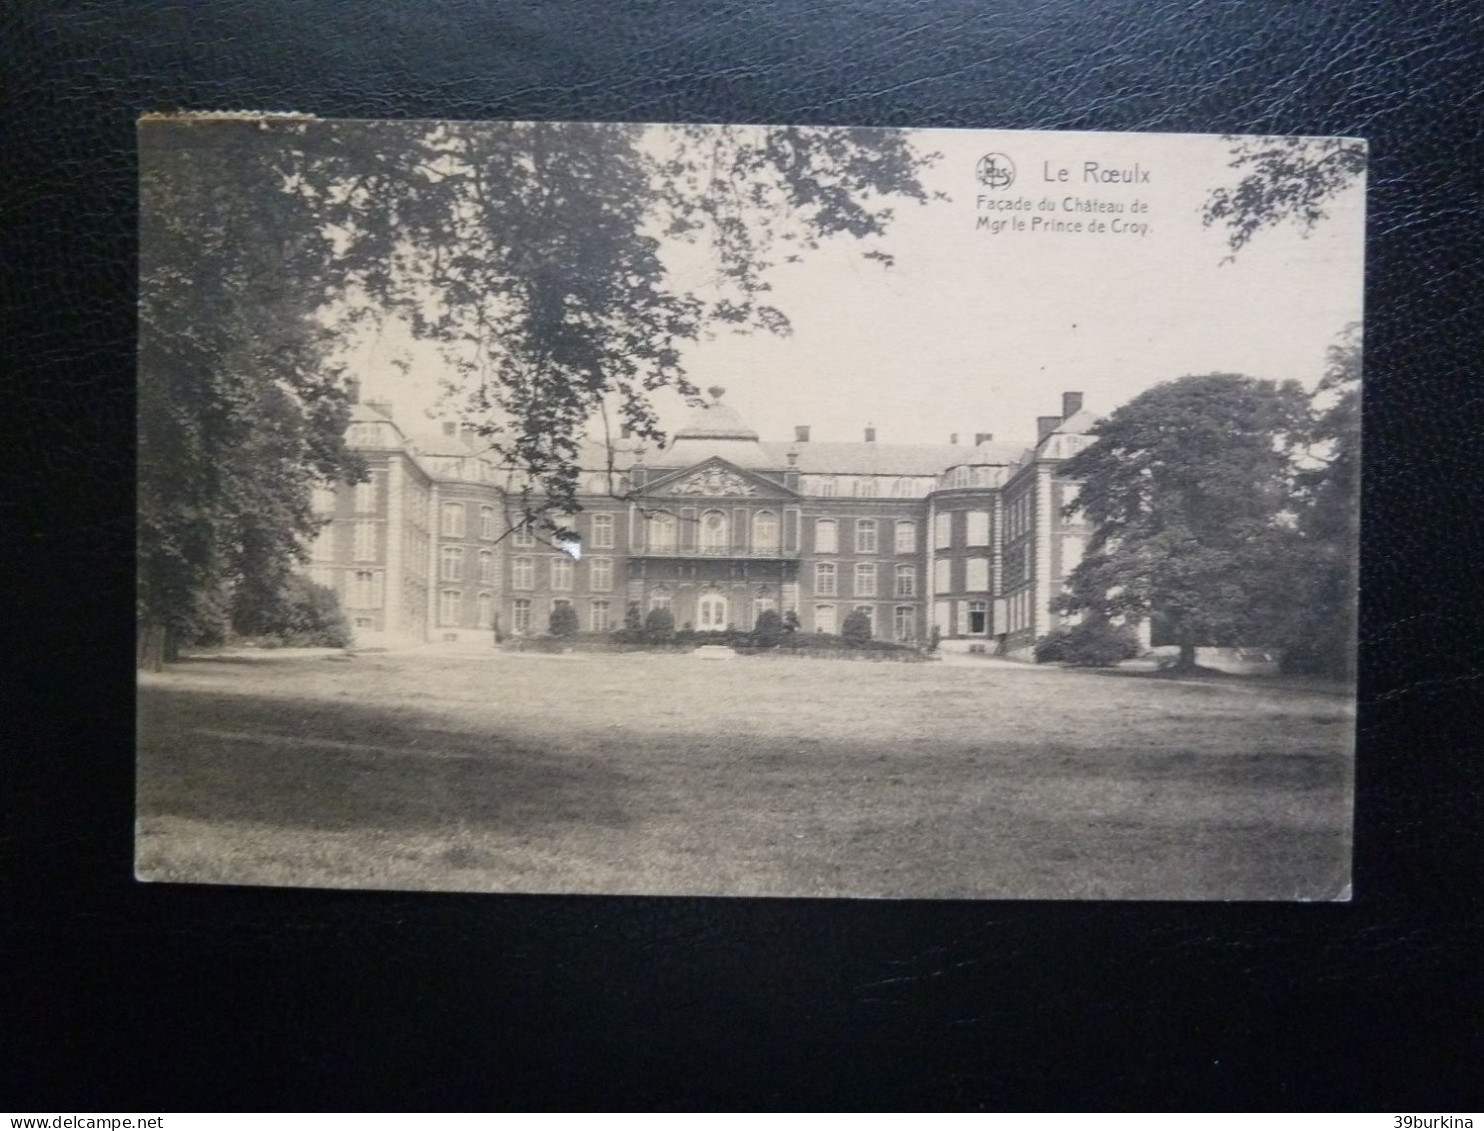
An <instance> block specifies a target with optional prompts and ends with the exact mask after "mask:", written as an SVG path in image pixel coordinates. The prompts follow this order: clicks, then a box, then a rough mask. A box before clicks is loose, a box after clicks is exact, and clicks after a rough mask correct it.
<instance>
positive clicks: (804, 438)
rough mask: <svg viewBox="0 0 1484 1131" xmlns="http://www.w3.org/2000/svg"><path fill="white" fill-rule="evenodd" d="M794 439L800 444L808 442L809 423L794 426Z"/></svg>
mask: <svg viewBox="0 0 1484 1131" xmlns="http://www.w3.org/2000/svg"><path fill="white" fill-rule="evenodd" d="M794 441H795V442H796V443H800V444H807V443H808V442H809V425H807V424H798V425H795V426H794Z"/></svg>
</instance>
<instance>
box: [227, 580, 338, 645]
mask: <svg viewBox="0 0 1484 1131" xmlns="http://www.w3.org/2000/svg"><path fill="white" fill-rule="evenodd" d="M243 627H244V628H245V627H248V626H246V625H244V626H243ZM251 627H252V628H253V629H254V630H255V631H253V632H251V633H247V632H244V633H242V634H241V635H243V636H244V637H247V638H249V639H256V640H257V641H258V642H259V643H261V644H263V645H265V646H268V647H285V648H348V647H350V643H351V631H350V625H349V623H348V622H347V621H346V619H345V614H344V613H343V612H341V611H340V598H339V597H337V596H336V595H335V591H334V590H333V589H331V588H329V587H328V586H325V585H319V584H317V583H315V582H313V581H310V580H309V578H307V577H303V576H298V575H296V576H294V577H291V578H290V579H289V581H288V583H287V584H286V585H285V586H284V589H283V592H281V593H280V594H278V596H277V598H276V600H275V601H274V604H273V606H272V608H270V609H268V610H265V611H261V612H260V613H259V615H258V616H257V617H256V618H255V623H254V624H252V625H251Z"/></svg>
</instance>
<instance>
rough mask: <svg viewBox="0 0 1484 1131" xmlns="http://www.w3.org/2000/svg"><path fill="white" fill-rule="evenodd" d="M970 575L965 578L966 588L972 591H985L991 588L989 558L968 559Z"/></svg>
mask: <svg viewBox="0 0 1484 1131" xmlns="http://www.w3.org/2000/svg"><path fill="white" fill-rule="evenodd" d="M967 568H968V576H967V577H966V578H965V579H964V588H965V589H967V590H968V591H969V592H970V593H984V592H987V591H988V590H989V559H988V558H970V559H969V561H968V565H967Z"/></svg>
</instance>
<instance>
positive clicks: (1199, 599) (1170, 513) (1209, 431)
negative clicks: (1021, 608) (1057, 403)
mask: <svg viewBox="0 0 1484 1131" xmlns="http://www.w3.org/2000/svg"><path fill="white" fill-rule="evenodd" d="M1307 428H1308V416H1307V398H1306V396H1305V394H1304V392H1303V390H1302V389H1301V388H1300V387H1299V385H1298V384H1297V383H1296V382H1285V383H1282V384H1278V383H1275V382H1272V381H1258V380H1254V379H1252V378H1249V377H1244V376H1240V375H1237V374H1230V373H1213V374H1206V375H1202V376H1191V377H1183V378H1181V379H1179V380H1176V381H1171V382H1168V383H1166V384H1163V385H1158V386H1156V387H1155V388H1153V389H1150V390H1148V391H1147V392H1145V393H1143V394H1141V395H1140V396H1138V397H1136V398H1134V400H1132V401H1130V402H1129V403H1128V404H1126V405H1124V406H1122V407H1121V408H1119V409H1118V410H1116V411H1115V412H1114V413H1113V414H1112V415H1110V416H1108V417H1107V418H1106V419H1104V420H1102V421H1100V422H1099V423H1098V424H1096V425H1095V426H1094V427H1093V428H1092V430H1091V433H1092V435H1093V436H1094V437H1095V439H1094V442H1093V443H1092V444H1091V445H1090V446H1089V447H1087V448H1085V449H1083V450H1082V451H1081V452H1079V453H1078V454H1076V455H1075V456H1073V457H1072V458H1071V459H1070V460H1068V461H1067V462H1066V464H1065V465H1063V469H1062V471H1063V474H1065V475H1067V476H1070V477H1072V478H1074V479H1077V480H1080V481H1081V483H1082V488H1081V491H1080V492H1079V494H1078V496H1077V499H1076V501H1075V502H1074V503H1073V504H1072V505H1071V507H1072V509H1073V510H1074V511H1075V510H1080V511H1081V512H1083V513H1084V514H1085V515H1086V518H1087V520H1088V521H1089V522H1090V523H1091V525H1092V528H1093V531H1092V535H1091V537H1090V539H1089V542H1088V547H1087V553H1086V554H1085V556H1084V558H1083V560H1082V562H1081V563H1080V564H1079V565H1078V567H1077V569H1076V570H1074V571H1073V573H1072V576H1071V577H1070V579H1069V581H1068V588H1067V592H1066V594H1065V595H1064V596H1063V597H1061V598H1060V599H1059V604H1060V607H1061V608H1062V609H1063V610H1065V611H1067V612H1072V613H1084V614H1087V615H1089V616H1092V617H1094V618H1107V619H1116V618H1120V617H1122V618H1126V619H1129V620H1142V619H1145V618H1149V617H1157V618H1159V619H1160V620H1162V621H1163V622H1164V623H1165V624H1166V625H1168V626H1169V628H1170V629H1171V631H1172V632H1173V633H1174V635H1175V638H1176V640H1177V641H1178V643H1179V645H1180V658H1179V666H1180V667H1181V668H1182V669H1189V668H1192V667H1194V665H1195V648H1196V645H1197V644H1200V643H1207V642H1215V641H1225V640H1253V641H1260V642H1263V643H1270V642H1272V640H1273V635H1274V634H1275V633H1276V632H1278V631H1279V630H1280V627H1281V626H1282V625H1284V624H1285V623H1287V622H1288V621H1289V620H1290V619H1291V618H1292V616H1293V612H1294V610H1293V600H1294V597H1293V594H1292V593H1291V592H1290V589H1289V587H1288V586H1287V585H1286V584H1285V582H1286V581H1287V580H1288V579H1289V578H1291V577H1292V576H1293V574H1294V572H1295V571H1296V570H1297V569H1298V568H1300V563H1301V559H1302V551H1301V546H1300V536H1299V532H1298V529H1297V525H1298V524H1297V515H1296V513H1295V482H1296V481H1295V476H1296V473H1297V465H1296V463H1295V454H1296V453H1297V451H1298V450H1299V448H1300V446H1301V445H1302V443H1303V442H1304V439H1305V437H1306V434H1307Z"/></svg>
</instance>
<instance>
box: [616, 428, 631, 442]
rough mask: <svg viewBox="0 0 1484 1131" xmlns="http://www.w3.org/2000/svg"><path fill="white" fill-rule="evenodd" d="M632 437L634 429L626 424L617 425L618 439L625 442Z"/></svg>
mask: <svg viewBox="0 0 1484 1131" xmlns="http://www.w3.org/2000/svg"><path fill="white" fill-rule="evenodd" d="M633 435H634V429H633V428H632V427H631V426H630V425H628V424H621V425H619V429H618V438H619V439H620V440H627V439H629V438H630V437H632V436H633Z"/></svg>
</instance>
